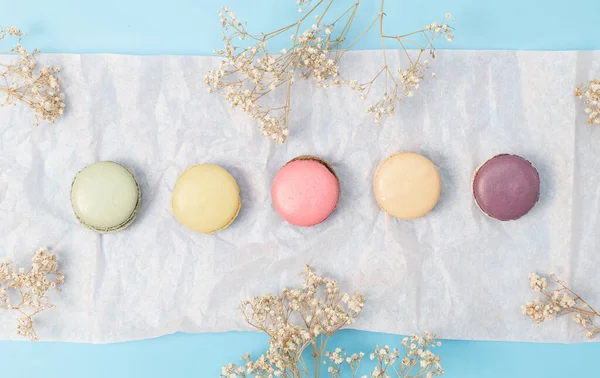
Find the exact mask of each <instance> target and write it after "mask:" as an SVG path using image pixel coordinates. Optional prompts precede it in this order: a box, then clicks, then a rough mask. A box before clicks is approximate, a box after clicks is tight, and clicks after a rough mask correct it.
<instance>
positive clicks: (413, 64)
mask: <svg viewBox="0 0 600 378" xmlns="http://www.w3.org/2000/svg"><path fill="white" fill-rule="evenodd" d="M335 1H336V0H297V1H296V3H297V4H298V6H299V11H300V12H301V13H302V16H301V17H300V18H299V19H298V20H297V21H296V22H294V23H292V24H290V25H287V26H285V27H283V28H281V29H278V30H275V31H272V32H269V33H259V34H252V33H250V32H248V31H247V30H246V26H247V22H242V21H240V20H239V19H238V18H237V16H236V14H235V13H234V12H232V11H230V9H229V8H227V7H224V8H223V9H222V10H219V12H218V13H219V16H220V17H221V26H222V28H223V30H222V39H223V41H224V42H225V48H224V49H222V50H216V51H215V53H216V54H217V55H219V56H221V57H222V58H223V60H222V61H221V62H220V65H219V68H218V69H216V70H211V71H209V73H208V75H207V76H206V77H205V82H206V84H207V85H208V86H209V92H213V91H216V92H220V93H221V94H222V96H223V98H224V99H225V100H227V101H228V102H229V103H230V105H231V106H232V107H234V108H241V109H242V110H243V111H244V112H246V113H248V114H249V115H250V117H251V118H252V119H253V120H257V121H258V123H259V128H260V130H261V132H262V133H263V135H265V136H267V137H269V138H271V139H273V140H275V141H276V142H277V143H284V142H285V140H286V139H287V136H288V134H289V128H288V124H289V117H290V111H291V93H292V86H293V85H294V83H295V82H296V80H297V79H305V80H306V79H309V78H310V79H312V80H313V81H314V82H315V84H316V86H317V87H322V88H329V87H340V86H342V85H344V84H348V85H350V86H351V88H352V89H353V90H356V91H358V92H359V93H360V96H361V98H363V99H366V98H367V97H368V96H369V95H370V93H371V91H372V89H373V88H374V86H375V83H376V82H378V81H379V80H382V81H383V82H384V83H383V85H384V89H383V95H382V96H381V97H380V98H379V99H378V100H377V101H375V103H374V104H373V105H371V106H369V107H368V110H367V112H368V113H370V114H372V115H373V117H374V119H375V122H377V123H380V122H381V119H382V117H384V116H386V115H393V114H395V111H396V104H397V103H399V102H401V101H402V98H403V96H406V97H411V96H412V95H413V93H414V90H416V89H418V88H419V85H420V83H421V81H422V80H423V79H424V77H425V71H426V70H427V69H428V68H429V61H428V60H427V59H426V57H427V56H429V57H430V58H431V59H435V49H434V46H433V41H434V40H435V39H436V38H437V37H439V36H444V37H445V38H446V39H447V40H448V41H449V42H451V41H452V40H453V39H454V34H453V28H452V26H451V25H450V22H451V21H453V20H454V19H453V17H452V16H451V15H450V14H447V15H446V17H445V18H444V20H443V21H442V22H439V23H438V22H434V23H432V24H429V25H427V26H426V27H425V28H423V29H421V30H417V31H415V32H412V33H407V34H402V35H388V34H386V33H385V32H384V18H385V12H384V10H385V0H380V2H381V3H380V11H379V13H378V14H377V16H376V17H375V19H374V20H373V21H372V22H371V23H370V25H369V26H368V27H367V28H366V30H364V32H363V33H362V34H360V36H359V37H358V38H357V39H356V40H354V41H348V34H349V32H350V30H351V28H352V24H353V21H354V18H355V16H356V14H357V12H358V8H359V5H360V2H361V0H356V1H355V2H354V3H353V4H352V5H351V6H350V7H349V8H347V9H346V10H344V11H343V12H341V14H338V15H335V16H331V15H330V13H331V12H332V5H333V3H334V2H335ZM321 6H322V7H323V9H321V10H322V12H320V14H317V15H315V16H314V18H315V21H314V23H313V24H312V26H311V27H310V28H306V29H305V30H301V28H302V27H303V25H304V23H305V22H306V21H307V20H308V18H309V16H311V15H312V14H316V13H317V10H319V9H320V8H319V7H321ZM377 25H379V35H380V38H381V49H382V51H383V58H382V59H383V62H382V67H381V69H380V70H379V71H378V72H377V73H376V74H375V76H374V77H373V78H372V79H371V80H367V81H363V80H356V79H346V78H344V76H343V75H342V74H341V73H340V61H341V59H342V58H343V56H344V54H345V53H346V52H348V51H349V50H350V49H351V48H352V47H353V46H354V45H355V44H356V43H357V42H358V41H359V40H360V39H362V37H364V36H365V35H366V34H367V33H368V32H369V31H370V30H371V29H372V28H374V27H376V26H377ZM286 33H291V35H290V38H291V42H290V43H291V45H290V46H289V47H288V48H285V49H282V50H281V51H280V53H279V54H272V53H270V52H269V51H268V49H267V42H268V41H269V40H271V39H273V38H276V37H279V36H281V35H283V34H286ZM417 37H420V38H421V39H423V41H424V42H418V41H417V40H415V38H417ZM238 39H239V40H242V41H244V40H248V41H251V42H250V46H248V47H242V46H237V45H235V44H234V41H235V40H238ZM388 41H392V42H396V43H397V44H398V46H399V47H400V48H401V49H402V50H404V52H405V54H406V57H407V58H408V67H407V68H406V69H401V68H396V69H394V68H392V67H391V66H390V65H389V64H388V60H387V52H386V42H388ZM409 48H416V50H417V52H416V54H415V53H413V54H411V52H410V50H409ZM276 93H281V94H282V95H283V96H284V97H285V103H283V104H279V105H275V106H271V105H270V102H272V101H273V98H272V97H275V95H276Z"/></svg>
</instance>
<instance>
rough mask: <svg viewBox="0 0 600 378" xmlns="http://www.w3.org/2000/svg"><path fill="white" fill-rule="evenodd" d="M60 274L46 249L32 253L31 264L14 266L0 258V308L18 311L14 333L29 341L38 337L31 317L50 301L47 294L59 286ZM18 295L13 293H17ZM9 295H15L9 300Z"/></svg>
mask: <svg viewBox="0 0 600 378" xmlns="http://www.w3.org/2000/svg"><path fill="white" fill-rule="evenodd" d="M64 280H65V278H64V276H63V275H62V274H61V273H59V271H58V261H57V259H56V256H55V255H54V254H52V253H50V252H48V250H47V249H40V250H38V251H37V252H35V253H34V254H33V258H32V265H31V268H30V269H29V270H28V271H27V272H26V271H25V269H24V268H16V267H15V266H14V264H13V263H12V262H11V261H5V262H0V309H5V310H14V311H18V312H19V315H20V316H19V318H18V319H17V334H18V335H20V336H23V337H26V338H28V339H29V340H30V341H36V340H38V336H37V333H36V332H35V330H34V327H33V325H34V324H33V317H34V316H35V315H37V314H38V313H40V312H42V311H43V310H45V309H49V308H53V307H54V305H52V303H51V302H50V298H48V296H47V295H48V292H49V291H50V290H51V289H56V290H59V289H58V287H59V286H61V285H62V284H63V283H64ZM17 293H18V296H16V295H14V294H17ZM11 297H13V298H17V297H18V298H19V301H18V302H15V303H13V302H12V301H11Z"/></svg>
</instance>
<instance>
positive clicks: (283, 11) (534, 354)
mask: <svg viewBox="0 0 600 378" xmlns="http://www.w3.org/2000/svg"><path fill="white" fill-rule="evenodd" d="M338 1H342V2H343V1H344V0H338ZM350 2H351V0H348V1H346V4H350ZM294 3H295V1H294V0H235V1H234V0H169V1H152V0H103V1H87V0H53V1H52V0H50V1H48V0H0V24H3V25H5V26H8V25H15V26H17V27H19V28H21V29H23V30H25V31H27V32H28V33H29V34H30V37H29V38H28V41H27V43H26V45H27V46H30V47H38V48H40V49H41V50H42V51H44V52H61V53H65V52H67V53H123V54H186V55H209V54H212V51H213V50H214V49H217V48H220V47H221V41H220V35H219V22H218V21H219V20H218V17H217V15H216V10H217V9H218V8H220V7H221V6H223V5H228V6H229V7H230V8H232V9H233V10H235V11H236V13H237V15H238V18H240V19H242V20H247V21H248V22H249V23H250V28H252V25H260V29H258V30H259V31H262V30H264V31H267V30H271V29H273V30H274V29H276V28H279V27H280V26H282V25H285V24H286V22H287V23H291V22H292V21H293V20H294V17H297V15H298V13H297V10H296V7H295V5H294ZM363 3H364V5H361V11H360V12H361V13H360V15H359V17H358V18H357V20H356V24H357V26H358V24H362V25H367V24H368V23H369V22H370V21H371V20H372V19H373V18H374V17H375V15H376V14H377V12H378V3H379V2H378V1H375V0H365V1H363ZM387 3H388V4H389V5H388V6H387V8H386V12H387V14H388V21H387V22H388V26H392V25H393V26H394V28H393V29H394V31H396V30H397V31H398V32H403V31H411V30H414V29H416V28H420V27H422V26H423V25H424V24H426V23H430V22H431V21H434V20H439V19H440V18H441V17H443V15H444V14H445V13H447V12H451V13H452V14H453V15H455V16H456V18H457V19H458V20H457V23H456V28H457V31H456V39H455V42H454V43H452V44H451V45H448V44H446V43H440V44H439V45H438V47H439V48H455V49H511V50H514V49H526V50H579V49H600V30H599V27H598V25H599V23H600V1H599V0H572V1H564V0H562V1H561V0H545V1H541V0H520V1H519V0H501V1H500V0H498V1H486V0H454V1H453V0H428V1H426V0H412V1H405V0H387ZM340 9H341V7H340ZM398 25H401V26H400V27H398ZM378 46H379V40H378V38H377V35H376V33H371V34H369V35H367V37H366V38H364V39H363V40H362V41H361V42H360V43H359V44H358V45H357V48H360V49H370V48H378ZM275 48H279V47H278V46H275ZM599 75H600V73H599ZM545 326H551V325H550V324H548V325H545ZM400 340H401V337H400V336H394V335H386V334H376V333H369V332H356V331H343V332H341V333H340V334H339V335H337V336H336V338H335V340H334V341H333V342H332V343H331V345H335V346H341V347H344V348H346V349H347V350H348V351H350V352H354V351H360V350H362V351H365V352H367V351H370V350H371V349H372V348H373V346H374V345H375V344H389V345H392V346H394V345H397V346H399V345H400ZM266 345H267V339H266V338H265V337H264V336H262V335H260V334H258V333H241V332H230V333H222V334H196V335H191V334H176V335H169V336H164V337H161V338H158V339H153V340H144V341H136V342H128V343H121V344H109V345H85V344H71V343H43V342H41V343H36V344H29V343H27V342H15V341H13V342H7V341H4V342H0V362H1V363H2V368H0V376H2V377H8V376H11V377H36V376H43V377H45V378H54V377H57V378H58V377H60V378H79V377H89V378H96V377H112V378H126V377H127V378H135V377H144V378H155V377H156V378H158V377H161V378H163V377H181V378H191V377H218V376H219V373H220V367H221V366H222V365H224V364H226V363H228V362H237V360H238V358H239V356H241V355H242V354H244V353H245V352H251V353H254V354H257V353H260V352H262V351H264V350H265V348H266ZM439 352H440V355H441V356H442V363H443V366H444V368H445V370H446V372H447V374H446V377H448V378H457V377H460V378H469V377H488V378H500V377H511V378H515V377H546V378H552V377H566V376H587V377H593V376H600V373H598V368H597V367H596V365H595V359H596V358H597V356H598V355H599V354H600V343H598V344H596V343H582V344H575V345H559V344H530V343H508V342H480V341H451V340H446V341H445V342H444V346H443V347H442V348H441V349H439ZM590 371H591V372H590Z"/></svg>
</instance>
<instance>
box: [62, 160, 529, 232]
mask: <svg viewBox="0 0 600 378" xmlns="http://www.w3.org/2000/svg"><path fill="white" fill-rule="evenodd" d="M373 187H374V193H375V199H376V201H377V203H378V204H379V206H380V207H381V209H382V210H383V211H385V212H386V213H388V214H389V215H391V216H393V217H396V218H399V219H404V220H411V219H415V218H420V217H423V216H425V215H426V214H427V213H429V212H430V211H431V210H433V208H434V207H435V206H436V204H437V203H438V201H439V199H440V194H441V191H442V179H441V176H440V174H439V171H438V169H437V168H436V166H435V164H434V163H433V162H432V161H431V160H429V159H428V158H426V157H424V156H422V155H420V154H417V153H414V152H399V153H396V154H393V155H391V156H389V157H388V158H386V159H385V160H384V161H383V162H382V163H381V164H380V165H379V166H378V168H377V170H376V172H375V176H374V178H373ZM472 191H473V197H474V199H475V202H476V203H477V205H478V206H479V208H480V209H481V210H482V211H483V212H484V213H486V214H487V215H489V216H490V217H492V218H495V219H498V220H501V221H508V220H515V219H518V218H520V217H522V216H523V215H525V214H527V213H528V212H529V211H530V210H531V209H532V208H533V207H534V205H535V204H536V203H537V201H538V199H539V195H540V177H539V174H538V172H537V170H536V169H535V167H534V166H533V165H532V164H531V163H530V162H529V161H527V160H525V159H524V158H522V157H520V156H517V155H511V154H502V155H497V156H494V157H492V158H491V159H489V160H487V161H486V162H485V163H483V164H482V165H481V166H480V167H479V168H477V170H476V171H475V173H474V175H473V180H472ZM339 196H340V180H339V179H338V176H337V175H336V173H335V171H334V170H333V168H332V167H331V165H330V164H329V163H327V162H326V161H325V160H323V159H320V158H318V157H314V156H299V157H297V158H295V159H292V160H291V161H289V162H288V163H286V164H285V165H284V166H283V167H282V168H281V169H280V170H279V172H278V173H277V174H276V175H275V177H274V179H273V182H272V186H271V198H272V202H273V206H274V208H275V210H276V211H277V213H278V214H279V215H280V216H281V217H282V218H283V219H284V220H285V221H287V222H288V223H290V224H292V225H295V226H303V227H310V226H314V225H317V224H319V223H321V222H323V221H325V220H326V219H327V218H328V217H329V216H330V215H331V213H332V212H333V211H334V209H335V208H336V206H337V203H338V199H339ZM140 201H141V193H140V187H139V185H138V183H137V181H136V179H135V177H134V175H133V174H132V173H131V172H130V171H129V170H128V169H127V168H125V167H124V166H122V165H120V164H117V163H114V162H111V161H104V162H98V163H94V164H91V165H89V166H87V167H85V168H84V169H82V170H81V171H80V172H78V173H77V175H76V176H75V179H74V180H73V183H72V186H71V205H72V207H73V211H74V213H75V216H76V217H77V219H78V220H79V222H80V223H81V224H83V225H84V226H85V227H87V228H89V229H91V230H93V231H96V232H99V233H111V232H117V231H121V230H123V229H125V228H126V227H127V226H129V225H130V224H131V223H133V221H134V220H135V217H136V213H137V212H138V210H139V208H140ZM171 205H172V211H173V215H174V216H175V218H176V219H177V220H178V221H179V222H180V223H181V224H182V225H184V226H185V227H187V228H189V229H190V230H193V231H196V232H200V233H204V234H212V233H214V232H216V231H219V230H222V229H224V228H226V227H227V226H229V225H230V224H231V223H232V222H233V221H234V220H235V219H236V217H237V215H238V214H239V211H240V208H241V198H240V189H239V186H238V184H237V182H236V180H235V178H234V177H233V176H232V175H231V174H230V173H229V172H227V170H225V169H224V168H222V167H220V166H218V165H215V164H199V165H194V166H192V167H190V168H188V169H187V170H186V171H185V172H183V173H182V174H181V175H180V176H179V178H178V179H177V182H176V183H175V186H174V189H173V194H172V202H171Z"/></svg>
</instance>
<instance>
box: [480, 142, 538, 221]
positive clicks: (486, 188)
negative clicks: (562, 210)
mask: <svg viewBox="0 0 600 378" xmlns="http://www.w3.org/2000/svg"><path fill="white" fill-rule="evenodd" d="M473 196H474V197H475V202H477V205H479V207H480V208H481V210H482V211H483V212H484V213H486V214H487V215H489V216H490V217H492V218H496V219H498V220H501V221H509V220H515V219H519V218H521V217H522V216H523V215H525V214H527V213H528V212H529V210H531V209H532V208H533V206H534V205H535V204H536V202H537V201H538V199H539V198H540V175H539V174H538V171H537V170H536V169H535V167H534V166H533V165H532V164H531V163H530V162H529V161H527V160H525V159H523V158H522V157H520V156H517V155H508V154H503V155H498V156H494V157H493V158H491V159H489V160H488V161H486V162H485V163H484V164H483V165H482V166H481V167H479V169H477V171H476V172H475V175H474V177H473Z"/></svg>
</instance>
